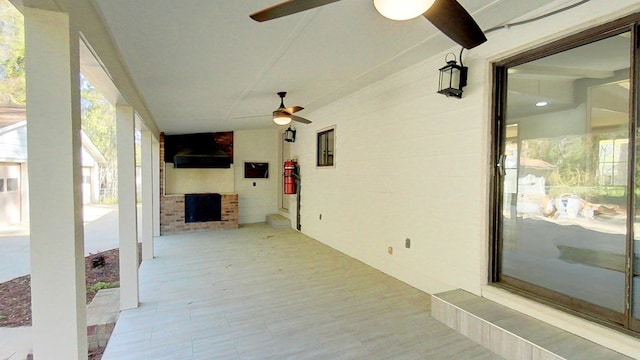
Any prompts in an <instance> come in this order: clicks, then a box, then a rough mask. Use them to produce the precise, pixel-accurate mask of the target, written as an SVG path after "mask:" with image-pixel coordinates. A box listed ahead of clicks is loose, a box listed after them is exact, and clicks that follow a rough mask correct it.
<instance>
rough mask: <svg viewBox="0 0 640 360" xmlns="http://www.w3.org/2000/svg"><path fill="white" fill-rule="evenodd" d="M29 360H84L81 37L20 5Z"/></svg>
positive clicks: (50, 15)
mask: <svg viewBox="0 0 640 360" xmlns="http://www.w3.org/2000/svg"><path fill="white" fill-rule="evenodd" d="M24 18H25V43H26V68H27V71H26V82H27V118H28V122H27V139H28V156H29V208H30V228H31V236H30V241H31V308H32V316H33V329H32V334H33V353H34V358H36V359H38V360H44V359H86V358H87V310H86V309H87V308H86V298H85V297H86V295H85V293H86V287H85V270H84V267H85V265H84V236H83V225H82V184H81V174H82V173H81V163H80V151H81V150H80V149H81V145H80V144H81V140H80V78H79V75H80V66H79V37H78V32H77V31H76V30H75V29H73V28H72V26H71V25H70V22H69V17H68V15H67V14H64V13H60V12H53V11H46V10H40V9H34V8H29V7H25V8H24Z"/></svg>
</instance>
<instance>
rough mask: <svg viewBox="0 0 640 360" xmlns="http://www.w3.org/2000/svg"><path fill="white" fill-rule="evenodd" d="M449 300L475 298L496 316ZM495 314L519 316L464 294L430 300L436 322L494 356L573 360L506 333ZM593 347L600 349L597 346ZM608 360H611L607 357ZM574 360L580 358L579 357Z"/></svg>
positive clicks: (527, 320)
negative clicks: (474, 312)
mask: <svg viewBox="0 0 640 360" xmlns="http://www.w3.org/2000/svg"><path fill="white" fill-rule="evenodd" d="M441 295H442V296H441ZM451 295H455V296H451ZM448 298H463V299H465V300H464V301H466V302H467V304H468V303H469V301H474V299H473V298H476V299H478V301H482V302H484V303H485V304H484V305H486V306H489V307H490V308H492V309H491V310H490V311H488V312H487V313H489V314H491V313H493V314H492V315H489V316H487V318H483V317H481V316H478V315H476V314H473V313H471V312H470V311H468V310H465V309H463V308H462V307H460V306H458V305H456V304H454V301H449V300H447V299H448ZM496 312H498V313H501V312H509V313H511V315H513V313H517V312H515V311H513V310H511V309H508V308H506V307H504V306H503V305H500V304H497V303H493V302H492V301H490V300H486V299H483V298H480V297H478V296H476V295H473V294H471V293H468V292H466V291H463V290H454V291H452V292H447V293H442V294H434V295H432V297H431V316H432V317H433V318H435V319H436V320H438V321H440V322H442V323H443V324H445V325H447V326H448V327H450V328H451V329H454V330H456V331H457V332H459V333H460V334H462V335H464V336H466V337H468V338H469V339H471V340H473V341H475V342H477V343H478V344H481V345H482V346H484V347H485V348H487V349H489V350H491V351H493V352H494V353H495V354H497V355H499V356H501V357H503V358H505V359H514V360H522V359H532V360H538V359H545V360H546V359H558V360H559V359H563V360H568V359H571V357H568V356H562V355H560V354H558V353H556V352H554V351H551V350H550V349H547V348H545V347H544V346H543V345H541V344H539V343H537V342H536V341H532V340H530V339H526V338H524V337H523V336H520V335H518V334H515V333H514V332H512V331H509V330H506V329H504V328H502V327H500V326H499V325H498V324H496V323H494V322H492V319H491V317H492V316H494V317H495V315H496V314H495V313H496ZM518 314H519V313H518ZM517 316H520V315H517ZM521 317H522V319H521V321H522V326H523V327H526V326H529V325H531V321H536V320H533V319H532V318H530V317H528V316H526V315H524V314H522V315H521ZM514 320H515V321H518V319H517V318H516V319H514V318H513V317H512V318H511V319H510V321H511V322H513V321H514ZM545 326H548V325H545ZM555 331H558V332H561V330H560V329H557V328H555ZM555 331H554V333H555ZM556 335H557V334H556ZM593 345H594V346H598V345H596V344H593ZM577 347H578V346H577ZM598 347H599V346H598ZM602 351H604V352H605V353H613V354H615V355H616V356H614V358H616V359H618V358H621V359H622V358H624V359H628V358H627V357H625V356H623V355H622V354H618V353H615V352H613V351H609V350H608V349H607V350H605V348H604V347H602ZM597 353H599V354H597V355H596V353H593V352H591V353H590V354H592V355H594V356H595V358H600V357H601V356H599V355H603V354H602V353H600V351H597ZM605 356H606V358H608V355H605ZM575 358H579V356H577V357H575Z"/></svg>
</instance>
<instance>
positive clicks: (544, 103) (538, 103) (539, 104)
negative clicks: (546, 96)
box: [536, 101, 549, 107]
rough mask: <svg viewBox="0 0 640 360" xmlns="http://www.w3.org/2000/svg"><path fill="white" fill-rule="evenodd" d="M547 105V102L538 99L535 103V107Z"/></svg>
mask: <svg viewBox="0 0 640 360" xmlns="http://www.w3.org/2000/svg"><path fill="white" fill-rule="evenodd" d="M547 105H549V103H548V102H546V101H538V102H537V103H536V106H537V107H543V106H547Z"/></svg>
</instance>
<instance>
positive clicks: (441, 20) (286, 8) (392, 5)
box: [249, 0, 487, 49]
mask: <svg viewBox="0 0 640 360" xmlns="http://www.w3.org/2000/svg"><path fill="white" fill-rule="evenodd" d="M336 1H339V0H288V1H285V2H282V3H279V4H276V5H274V6H271V7H268V8H266V9H263V10H260V11H258V12H255V13H253V14H251V15H249V16H250V17H251V18H252V19H253V20H255V21H259V22H263V21H268V20H273V19H277V18H279V17H283V16H287V15H292V14H296V13H299V12H302V11H305V10H310V9H313V8H316V7H320V6H323V5H327V4H331V3H333V2H336ZM403 2H404V3H407V4H402V3H403ZM373 3H374V5H375V7H376V9H378V12H380V13H381V14H383V15H384V16H386V17H389V18H392V19H395V20H405V19H409V18H412V17H416V16H420V15H422V16H424V17H425V18H426V19H427V20H429V21H430V22H431V23H432V24H433V25H434V26H435V27H437V28H438V29H439V30H440V31H442V33H444V34H445V35H447V36H448V37H449V38H451V40H453V41H455V42H456V43H458V44H460V45H461V46H462V47H464V48H465V49H471V48H474V47H476V46H478V45H480V44H482V43H484V42H485V41H487V38H486V37H485V35H484V33H483V32H482V30H481V29H480V27H479V26H478V24H477V23H476V22H475V20H474V19H473V17H471V15H470V14H469V13H468V12H467V10H465V9H464V8H463V7H462V5H460V4H459V3H458V2H457V1H456V0H408V1H407V0H405V1H398V0H373ZM405 5H408V6H410V7H413V8H414V11H418V13H417V14H413V15H412V16H410V17H395V14H396V13H397V11H396V10H397V9H401V8H402V6H405ZM389 12H391V13H392V15H391V16H389V15H388V13H389Z"/></svg>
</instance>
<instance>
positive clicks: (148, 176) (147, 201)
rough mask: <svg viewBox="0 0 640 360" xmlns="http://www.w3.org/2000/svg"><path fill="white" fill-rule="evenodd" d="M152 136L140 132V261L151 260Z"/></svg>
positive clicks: (152, 207) (145, 131)
mask: <svg viewBox="0 0 640 360" xmlns="http://www.w3.org/2000/svg"><path fill="white" fill-rule="evenodd" d="M152 138H153V136H152V134H151V132H150V131H148V130H143V131H142V132H141V144H140V151H141V160H142V171H141V176H142V229H141V230H142V236H141V237H142V259H143V260H149V259H153V209H154V206H153V167H154V166H153V154H152V151H153V149H152V146H153V144H152Z"/></svg>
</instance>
